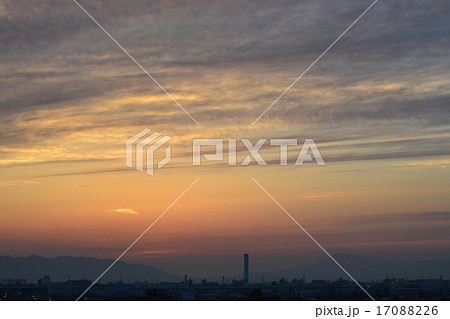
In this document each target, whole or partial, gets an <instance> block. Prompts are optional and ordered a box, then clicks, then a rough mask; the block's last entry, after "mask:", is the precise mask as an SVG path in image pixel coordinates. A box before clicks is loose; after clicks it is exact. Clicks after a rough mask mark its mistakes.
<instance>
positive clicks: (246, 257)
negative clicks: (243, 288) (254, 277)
mask: <svg viewBox="0 0 450 319" xmlns="http://www.w3.org/2000/svg"><path fill="white" fill-rule="evenodd" d="M244 285H248V254H244Z"/></svg>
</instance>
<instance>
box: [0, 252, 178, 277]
mask: <svg viewBox="0 0 450 319" xmlns="http://www.w3.org/2000/svg"><path fill="white" fill-rule="evenodd" d="M112 262H113V260H111V259H97V258H90V257H72V256H63V257H56V258H44V257H40V256H35V255H31V256H28V257H8V256H0V279H26V280H27V281H30V282H37V281H38V279H39V278H41V277H42V276H43V275H50V277H51V281H65V280H66V279H67V276H70V278H71V279H72V280H77V279H89V280H95V279H96V278H97V277H98V276H99V275H100V274H101V273H102V272H103V271H105V270H106V268H108V267H109V266H110V265H111V263H112ZM121 279H122V280H123V281H125V282H126V281H128V280H130V282H134V281H136V280H148V282H158V281H159V282H162V281H181V277H178V276H176V275H172V274H169V273H166V272H163V271H161V270H158V269H155V268H153V267H150V266H144V265H140V264H127V263H124V262H121V261H119V262H117V263H116V264H115V265H114V266H113V267H112V268H111V269H110V270H109V271H108V272H107V273H106V274H105V275H104V276H103V277H102V279H101V280H100V282H103V283H105V282H107V281H117V280H121Z"/></svg>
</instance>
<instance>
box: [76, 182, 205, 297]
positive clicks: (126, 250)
mask: <svg viewBox="0 0 450 319" xmlns="http://www.w3.org/2000/svg"><path fill="white" fill-rule="evenodd" d="M198 180H199V178H197V179H196V180H195V181H194V182H193V183H192V184H191V185H189V187H188V188H186V189H185V190H184V192H183V193H181V194H180V196H178V197H177V199H175V200H174V201H173V202H172V204H170V206H169V207H167V208H166V210H165V211H164V212H163V213H162V214H161V215H159V217H158V218H157V219H156V220H155V221H154V222H153V223H152V224H151V225H150V226H148V227H147V229H146V230H144V231H143V232H142V234H140V235H139V237H138V238H136V240H135V241H133V242H132V243H131V245H130V246H128V248H127V249H125V250H124V252H123V253H122V254H120V256H119V257H117V259H116V260H114V262H113V263H112V264H111V265H110V266H109V267H108V268H106V270H105V271H104V272H102V274H101V275H100V276H98V278H97V279H95V280H94V281H93V282H92V283H91V285H90V286H89V287H88V288H87V289H86V290H85V291H84V292H83V293H82V294H81V295H80V296H79V297H78V298H77V300H76V301H78V300H80V298H81V297H83V296H84V295H85V294H86V292H88V291H89V289H91V288H92V286H94V285H95V284H96V283H97V281H99V280H100V278H102V277H103V275H105V274H106V273H107V272H108V270H110V269H111V267H112V266H114V264H115V263H116V262H118V261H119V259H120V258H122V256H123V255H125V254H126V253H127V252H128V251H129V250H130V249H131V247H133V246H134V245H135V244H136V243H137V242H138V241H139V240H140V239H141V238H142V236H144V235H145V233H147V232H148V231H149V229H150V228H152V227H153V225H155V224H156V223H157V222H158V220H160V219H161V217H163V216H164V214H165V213H167V212H168V211H169V209H171V208H172V206H173V205H175V204H176V202H178V200H180V198H181V197H183V196H184V194H186V193H187V192H188V191H189V190H190V189H191V187H192V186H194V184H195V183H197V181H198Z"/></svg>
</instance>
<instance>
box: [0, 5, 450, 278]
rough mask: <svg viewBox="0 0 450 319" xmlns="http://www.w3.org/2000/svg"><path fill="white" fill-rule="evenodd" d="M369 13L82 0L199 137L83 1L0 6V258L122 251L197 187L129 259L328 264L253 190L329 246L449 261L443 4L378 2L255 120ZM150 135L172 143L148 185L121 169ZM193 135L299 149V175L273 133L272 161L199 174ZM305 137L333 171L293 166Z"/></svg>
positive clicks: (354, 8) (448, 29) (210, 267)
mask: <svg viewBox="0 0 450 319" xmlns="http://www.w3.org/2000/svg"><path fill="white" fill-rule="evenodd" d="M372 2H373V1H372V0H369V1H366V0H364V1H356V0H354V1H353V0H352V1H340V0H339V1H277V2H275V1H245V2H244V1H189V2H179V1H144V0H133V1H97V0H95V1H94V0H93V1H79V3H80V4H81V5H82V6H83V7H84V8H85V9H86V10H87V11H88V12H89V13H90V14H92V16H93V17H94V18H95V19H97V21H98V22H99V23H100V24H101V25H102V26H103V27H104V28H105V29H106V30H107V31H108V32H110V34H111V35H112V36H113V37H114V38H115V39H116V40H117V41H118V43H120V44H121V45H122V46H123V47H124V48H125V49H126V50H127V51H128V52H129V53H130V54H131V55H132V56H133V57H134V58H135V59H136V60H137V61H139V63H140V64H141V65H142V66H143V67H144V68H145V69H146V70H147V71H148V72H149V73H150V74H151V75H152V76H154V78H155V79H156V80H157V81H158V82H159V83H160V84H161V85H162V86H163V87H164V88H165V89H167V91H168V92H170V94H172V96H173V97H174V98H175V99H176V100H177V101H178V102H179V103H180V104H181V105H182V106H183V107H184V108H185V109H186V110H187V111H188V112H189V113H190V114H191V115H192V116H193V117H194V118H195V119H196V120H197V121H198V123H199V124H200V125H196V124H195V123H194V121H192V119H191V118H189V117H188V116H187V115H186V114H185V113H184V112H183V111H182V110H181V109H180V108H179V107H178V106H177V105H176V104H175V103H174V102H173V101H172V100H171V99H170V97H168V96H167V95H166V94H165V93H164V92H163V91H162V90H161V89H160V88H159V87H158V86H157V85H156V84H155V83H154V82H153V81H152V80H151V79H150V78H149V77H148V76H147V75H146V74H145V73H144V72H143V71H142V70H141V69H140V68H139V67H138V66H137V65H136V64H135V63H133V61H132V60H131V59H130V58H129V57H128V56H127V55H126V54H125V53H124V52H123V51H122V50H121V49H120V48H119V47H118V46H117V44H115V43H114V42H113V41H112V40H111V39H110V38H109V37H108V36H107V35H106V34H105V33H104V32H103V31H102V30H101V29H100V28H99V27H98V26H97V25H96V24H95V23H94V22H93V21H92V20H91V19H90V18H89V17H88V16H87V15H86V14H85V13H84V12H83V11H82V10H81V9H80V8H79V7H78V6H77V5H76V4H75V3H74V2H73V1H71V0H67V1H50V0H45V1H40V0H39V1H32V2H29V1H12V0H3V1H0V21H1V23H0V74H1V76H0V83H1V85H0V209H1V210H0V211H1V213H0V255H8V256H28V255H30V254H36V255H42V256H46V257H55V256H61V255H72V256H90V257H96V258H112V259H115V258H116V257H117V256H119V255H120V254H121V253H122V252H123V251H124V250H125V249H126V248H127V247H128V245H129V244H130V243H131V242H133V241H134V240H135V239H136V237H138V236H139V235H140V234H141V233H142V231H144V230H145V229H146V228H147V227H148V226H149V225H150V224H151V223H153V221H154V220H155V219H156V218H157V217H158V216H159V215H160V214H161V213H162V212H163V211H164V210H165V209H166V208H167V207H168V206H169V205H170V204H171V203H172V202H173V201H174V200H175V199H176V198H177V197H178V196H179V195H180V194H181V193H182V192H183V191H184V190H185V189H186V188H187V187H188V186H189V185H190V184H191V183H192V182H193V181H194V180H195V179H196V178H199V181H198V182H197V183H196V184H195V185H194V186H193V187H192V188H191V189H190V190H189V191H188V192H187V193H186V195H185V196H183V197H182V198H181V199H180V201H179V202H177V203H176V204H175V205H174V206H173V207H172V208H171V209H170V211H169V212H168V213H167V214H166V215H165V216H164V217H163V218H162V219H161V220H159V221H158V223H157V224H155V226H154V227H153V228H152V229H151V230H150V231H149V232H148V233H147V234H146V235H145V236H144V237H143V238H142V239H141V240H140V241H139V242H138V243H137V244H136V246H134V247H133V248H132V249H131V250H130V252H129V253H128V254H127V255H125V256H124V257H123V261H125V262H138V263H142V264H146V265H151V266H154V267H156V268H159V269H161V270H164V271H167V272H172V273H174V274H179V275H183V274H185V273H188V274H191V275H196V276H202V275H205V276H207V275H213V274H217V275H222V274H229V275H231V274H235V273H239V272H241V271H242V269H241V268H242V254H243V253H250V255H251V267H252V270H254V271H274V270H279V269H283V268H289V267H292V266H296V265H299V264H304V263H310V262H315V261H318V260H322V259H324V258H326V255H324V253H323V252H322V251H321V250H320V249H319V248H318V247H317V246H316V245H315V244H314V243H313V242H312V241H311V240H310V239H309V238H308V237H307V236H306V235H305V234H304V233H303V232H302V231H301V230H300V229H299V228H298V227H297V225H295V223H293V221H292V220H291V219H289V218H288V217H287V216H286V215H285V214H284V213H283V211H282V210H281V209H280V208H279V207H278V206H277V205H276V204H275V203H274V202H273V201H272V200H271V199H270V198H269V197H268V196H267V195H266V194H265V193H264V192H263V191H262V190H261V189H260V188H259V187H258V186H257V185H256V184H255V183H254V182H253V181H252V178H255V179H256V180H257V181H258V182H259V183H261V185H263V186H264V188H265V189H266V190H267V191H269V192H270V193H271V194H272V195H273V196H274V198H276V199H277V201H278V202H280V204H281V205H283V207H284V208H285V209H286V210H287V211H288V212H289V213H290V214H291V215H292V216H294V217H295V218H296V219H297V221H298V222H299V223H300V224H302V226H304V227H305V229H307V230H308V231H309V232H310V233H311V234H312V235H313V236H314V237H315V238H316V239H317V240H318V241H319V242H320V243H321V244H322V245H323V246H324V247H325V248H326V249H327V250H328V251H329V252H330V253H331V254H334V253H349V254H356V255H360V256H370V257H380V258H386V259H391V260H413V259H422V258H432V259H434V258H441V257H448V256H449V252H450V235H449V227H450V197H449V194H450V89H449V84H450V77H449V71H450V59H449V52H450V24H449V20H448V19H449V18H448V17H449V16H450V4H449V2H448V1H411V0H404V1H403V0H402V1H386V0H380V1H378V3H376V4H375V5H374V6H373V8H371V9H370V11H368V12H367V14H366V15H364V16H363V17H362V18H361V19H360V20H359V21H358V22H357V23H356V24H355V25H354V26H353V27H352V28H351V29H350V30H349V31H348V32H347V33H346V34H345V35H344V36H343V37H342V38H341V39H340V40H339V41H338V42H337V43H336V44H335V46H333V47H332V48H331V49H330V50H329V51H328V52H327V53H326V54H325V55H324V56H323V57H322V59H321V60H320V61H318V62H317V64H315V65H314V66H313V67H312V68H311V69H310V70H309V71H308V72H307V73H306V74H305V75H304V76H303V77H302V78H301V79H300V80H299V81H298V82H297V83H296V84H295V85H294V86H293V87H292V88H291V89H290V90H289V91H288V92H287V93H286V94H285V95H284V96H283V97H282V98H281V99H280V100H279V101H278V102H277V103H276V104H275V105H274V106H273V107H272V108H271V109H270V110H269V111H268V112H267V113H266V114H265V115H264V116H263V117H262V118H261V119H260V120H259V121H258V122H257V123H255V124H254V125H252V123H253V122H254V121H255V120H256V119H257V118H258V116H259V115H260V114H261V113H262V112H263V111H264V110H265V109H266V108H267V107H268V106H269V105H270V104H271V103H272V102H273V101H274V100H275V99H276V98H277V97H279V96H280V94H281V93H282V92H283V91H284V90H285V89H286V88H287V87H288V86H289V85H290V84H291V83H292V82H293V81H294V80H295V79H296V78H297V77H298V76H299V75H300V74H301V73H302V72H303V71H305V69H307V68H308V66H309V65H310V64H311V63H312V62H313V61H314V60H315V59H316V58H317V57H318V56H319V55H320V54H321V53H322V52H323V51H324V50H325V49H326V48H327V47H328V46H329V45H330V44H331V43H332V42H333V41H334V40H336V38H338V37H339V35H340V34H341V33H342V32H343V31H344V30H345V29H346V28H347V27H348V26H349V25H350V24H351V23H352V22H353V21H355V19H356V18H357V17H358V16H359V15H360V14H361V13H362V12H363V11H364V10H365V9H366V8H367V7H368V6H369V5H370V4H371V3H372ZM144 128H149V129H151V130H152V131H158V132H161V133H162V134H163V135H169V136H171V137H172V140H171V141H170V145H171V147H172V158H173V159H172V161H171V162H170V163H169V164H167V165H166V166H165V167H163V168H162V169H160V170H157V171H155V175H154V176H149V175H147V174H145V173H141V172H138V171H136V170H134V169H132V168H128V167H126V165H125V142H126V141H127V139H129V138H130V137H132V136H133V135H134V134H136V133H138V132H139V131H141V130H143V129H144ZM192 138H223V139H224V140H225V143H226V141H227V140H228V139H230V138H235V139H238V140H239V139H241V138H248V139H250V140H251V141H252V142H253V143H255V142H256V141H257V140H258V139H259V138H266V139H270V138H298V140H299V144H300V145H299V146H292V147H289V165H287V166H280V165H278V163H277V162H278V160H279V158H278V150H279V149H278V148H274V147H270V146H269V145H268V141H267V142H266V144H265V146H264V151H263V152H261V153H264V156H265V157H264V158H265V159H267V162H268V164H269V165H267V166H258V165H256V164H255V162H254V161H253V162H252V164H251V165H249V166H239V165H237V166H234V167H231V166H228V165H227V162H226V160H224V161H218V162H209V163H204V164H205V165H201V166H192V155H191V153H192V152H191V151H192ZM306 138H312V139H314V141H315V142H316V144H317V146H318V148H319V150H320V152H321V154H322V156H323V159H324V160H325V163H326V166H318V165H317V164H316V163H315V162H312V163H311V162H310V163H305V164H304V165H302V166H295V165H294V162H295V159H296V156H297V154H298V152H299V150H300V147H301V144H302V143H303V141H304V140H305V139H306ZM238 150H239V152H238V163H240V162H241V161H242V160H243V159H244V158H245V157H246V156H247V154H248V153H247V152H246V151H245V149H244V148H243V145H242V144H241V143H240V142H239V141H238ZM158 156H160V157H161V159H162V158H163V152H161V154H159V155H158ZM225 158H227V155H226V154H225ZM111 271H113V269H112V270H111Z"/></svg>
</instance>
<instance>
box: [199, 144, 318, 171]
mask: <svg viewBox="0 0 450 319" xmlns="http://www.w3.org/2000/svg"><path fill="white" fill-rule="evenodd" d="M266 141H267V139H262V138H261V139H259V140H258V141H257V142H256V143H255V144H252V142H250V141H249V140H248V139H246V138H243V139H241V142H242V144H243V145H244V146H245V148H246V150H247V151H248V152H249V155H247V156H246V157H245V159H244V160H243V161H242V162H241V163H240V165H242V166H246V165H248V164H249V163H250V162H251V161H252V159H251V157H250V155H251V156H252V157H253V158H254V159H255V161H256V163H257V164H258V165H267V162H266V161H265V160H264V159H263V157H262V156H261V154H260V153H259V150H260V149H261V147H262V146H263V145H264V143H265V142H266ZM236 144H237V140H236V139H229V140H228V165H232V166H234V165H237V163H236ZM270 145H271V146H278V147H279V149H280V165H287V162H288V146H296V145H297V139H290V138H273V139H270ZM202 146H214V147H215V153H213V154H203V157H204V158H205V159H206V160H208V161H223V157H224V156H223V139H219V138H217V139H193V143H192V164H193V165H200V163H201V161H200V159H201V147H202ZM309 151H311V153H312V155H313V156H314V160H315V161H316V163H317V164H318V165H325V162H324V160H323V158H322V155H321V154H320V152H319V149H318V148H317V146H316V144H315V143H314V141H313V140H312V139H306V140H305V142H304V143H303V145H302V148H301V150H300V153H299V154H298V156H297V160H296V161H295V165H303V162H312V161H313V159H312V157H311V155H310V154H309V153H308V152H309Z"/></svg>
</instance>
